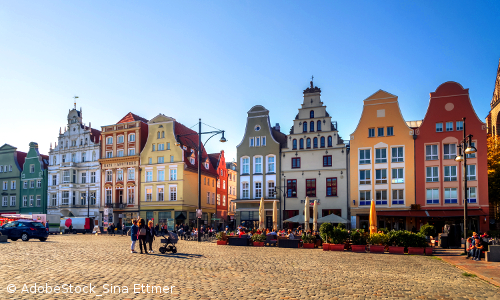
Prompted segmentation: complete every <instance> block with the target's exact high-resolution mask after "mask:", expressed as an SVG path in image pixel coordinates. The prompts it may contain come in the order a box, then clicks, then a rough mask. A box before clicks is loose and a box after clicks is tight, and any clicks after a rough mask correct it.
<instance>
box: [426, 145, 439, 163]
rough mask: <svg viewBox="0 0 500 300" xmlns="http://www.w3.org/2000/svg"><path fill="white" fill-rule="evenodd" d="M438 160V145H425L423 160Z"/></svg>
mask: <svg viewBox="0 0 500 300" xmlns="http://www.w3.org/2000/svg"><path fill="white" fill-rule="evenodd" d="M428 150H430V151H428ZM429 152H430V153H429ZM438 159H439V145H437V144H431V145H425V160H438Z"/></svg>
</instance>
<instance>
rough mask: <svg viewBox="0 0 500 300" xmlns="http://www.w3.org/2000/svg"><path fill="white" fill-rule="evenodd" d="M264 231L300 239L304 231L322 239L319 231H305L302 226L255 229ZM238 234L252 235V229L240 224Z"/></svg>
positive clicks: (261, 232) (256, 232) (258, 232)
mask: <svg viewBox="0 0 500 300" xmlns="http://www.w3.org/2000/svg"><path fill="white" fill-rule="evenodd" d="M225 233H226V234H230V232H229V228H227V227H226V230H225ZM263 233H264V234H266V235H269V234H270V235H276V236H279V237H286V238H288V239H290V240H293V239H300V238H301V237H302V235H303V234H304V233H307V234H309V235H314V236H316V240H321V237H320V235H319V232H318V231H312V230H307V231H304V230H302V228H301V227H300V226H299V227H298V228H296V229H281V230H274V229H273V230H270V229H269V228H267V229H265V230H262V231H261V230H260V229H257V231H255V234H263ZM236 235H238V236H240V237H241V236H242V235H248V236H250V237H251V236H252V231H251V230H247V228H245V227H243V226H238V228H237V229H236Z"/></svg>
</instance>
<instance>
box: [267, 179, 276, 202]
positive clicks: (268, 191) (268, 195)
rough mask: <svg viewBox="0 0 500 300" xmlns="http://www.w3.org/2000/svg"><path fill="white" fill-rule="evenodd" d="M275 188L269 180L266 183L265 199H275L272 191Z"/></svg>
mask: <svg viewBox="0 0 500 300" xmlns="http://www.w3.org/2000/svg"><path fill="white" fill-rule="evenodd" d="M275 188H276V184H275V183H274V181H273V180H269V181H268V182H267V198H269V199H275V198H276V195H275V194H274V190H275Z"/></svg>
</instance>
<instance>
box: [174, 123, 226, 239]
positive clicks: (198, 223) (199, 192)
mask: <svg viewBox="0 0 500 300" xmlns="http://www.w3.org/2000/svg"><path fill="white" fill-rule="evenodd" d="M220 133H222V137H221V139H220V140H219V141H220V142H221V143H225V142H226V138H225V137H224V130H216V131H207V132H201V118H200V119H198V147H197V149H196V150H197V151H198V209H199V211H201V156H202V152H203V150H202V146H203V147H204V146H205V145H206V144H207V142H208V141H209V140H210V139H211V138H212V137H214V136H216V135H218V134H220ZM195 134H196V133H188V134H183V135H177V136H176V140H177V142H176V143H175V145H176V146H180V145H181V143H180V141H179V138H180V137H184V136H186V137H187V136H189V135H195ZM202 134H212V136H210V137H209V138H208V139H207V140H206V141H205V144H202V142H201V135H202ZM190 140H191V139H190ZM191 141H192V140H191ZM215 207H216V208H217V203H216V204H215ZM201 217H203V215H201V216H200V217H198V218H197V226H196V227H197V228H198V242H201V234H200V233H201V232H200V231H201V220H200V219H201Z"/></svg>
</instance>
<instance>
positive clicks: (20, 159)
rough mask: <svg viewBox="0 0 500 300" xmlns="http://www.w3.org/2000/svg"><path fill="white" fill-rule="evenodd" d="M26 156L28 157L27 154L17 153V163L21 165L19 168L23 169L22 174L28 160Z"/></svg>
mask: <svg viewBox="0 0 500 300" xmlns="http://www.w3.org/2000/svg"><path fill="white" fill-rule="evenodd" d="M26 155H28V154H27V153H25V152H21V151H16V158H17V163H18V164H19V168H20V169H21V172H22V171H23V167H24V161H25V160H26Z"/></svg>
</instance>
